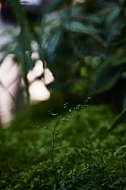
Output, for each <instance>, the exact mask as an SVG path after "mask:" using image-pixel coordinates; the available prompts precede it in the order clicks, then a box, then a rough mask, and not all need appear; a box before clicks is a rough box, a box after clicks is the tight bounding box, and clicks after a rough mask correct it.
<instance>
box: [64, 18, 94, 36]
mask: <svg viewBox="0 0 126 190" xmlns="http://www.w3.org/2000/svg"><path fill="white" fill-rule="evenodd" d="M64 28H65V29H66V30H68V31H71V32H76V33H81V34H86V35H94V34H96V33H97V30H96V29H94V28H93V27H89V26H86V25H84V24H82V23H80V22H77V21H73V22H69V23H65V24H64Z"/></svg>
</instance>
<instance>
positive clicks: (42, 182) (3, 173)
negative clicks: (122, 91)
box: [0, 104, 126, 190]
mask: <svg viewBox="0 0 126 190" xmlns="http://www.w3.org/2000/svg"><path fill="white" fill-rule="evenodd" d="M64 108H65V109H66V110H67V112H66V114H63V115H60V114H57V112H50V114H48V113H47V114H45V111H48V109H47V110H46V109H45V111H44V112H42V109H41V107H39V110H37V112H36V109H34V105H33V107H32V106H31V109H29V108H28V107H27V109H25V110H23V112H22V115H20V116H19V117H17V118H16V119H15V121H13V122H12V124H11V126H10V128H8V129H6V130H0V189H1V190H4V189H13V190H16V189H17V190H19V189H20V190H21V189H29V190H33V189H44V190H45V189H51V190H53V189H58V190H67V189H75V190H82V189H92V190H95V189H97V190H106V189H112V190H113V189H120V190H122V189H124V187H126V164H125V161H126V151H125V149H126V145H125V143H126V138H125V136H126V128H125V125H120V126H119V127H118V128H116V129H115V130H113V131H111V132H110V133H107V131H108V129H109V128H110V126H111V123H112V122H113V118H114V117H115V116H114V115H113V113H112V112H111V111H110V109H109V108H108V107H107V106H106V107H105V106H93V107H92V106H89V107H85V105H78V106H76V107H75V108H73V109H69V108H68V105H67V104H66V105H64ZM35 115H36V117H35ZM38 115H39V116H38Z"/></svg>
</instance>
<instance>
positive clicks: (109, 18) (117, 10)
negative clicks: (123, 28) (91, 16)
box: [106, 5, 121, 27]
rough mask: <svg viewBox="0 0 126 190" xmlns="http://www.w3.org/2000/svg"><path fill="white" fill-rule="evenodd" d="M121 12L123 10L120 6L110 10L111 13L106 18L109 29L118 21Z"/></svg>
mask: <svg viewBox="0 0 126 190" xmlns="http://www.w3.org/2000/svg"><path fill="white" fill-rule="evenodd" d="M120 11H121V9H120V7H119V6H118V5H116V6H113V7H112V8H111V9H110V10H109V13H108V14H107V16H106V24H107V26H108V27H109V26H111V24H112V23H113V22H115V21H116V20H117V17H118V16H119V14H120Z"/></svg>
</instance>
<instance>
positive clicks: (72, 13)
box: [2, 0, 126, 109]
mask: <svg viewBox="0 0 126 190" xmlns="http://www.w3.org/2000/svg"><path fill="white" fill-rule="evenodd" d="M74 2H76V1H74ZM10 3H11V5H12V9H13V13H14V15H15V18H16V20H17V23H18V25H19V26H20V33H19V35H17V37H16V38H15V41H14V40H13V41H12V43H10V44H9V46H8V45H7V46H5V47H3V49H2V50H6V53H9V52H10V53H14V54H15V56H16V57H17V58H18V59H19V62H20V64H21V66H22V71H21V72H22V76H23V78H24V80H25V83H26V86H28V83H27V78H26V74H27V72H28V70H29V69H31V68H32V67H33V66H34V63H33V61H32V60H31V57H30V55H31V53H32V51H33V49H32V48H31V43H32V42H33V41H34V42H36V43H37V44H38V52H39V54H40V58H41V59H42V60H43V61H44V62H47V65H48V67H49V68H50V69H51V71H52V72H53V74H54V76H55V79H56V80H55V83H54V84H53V85H52V89H53V91H55V90H58V91H60V92H61V93H63V95H64V98H65V100H68V101H69V103H70V104H71V105H75V104H77V103H83V102H84V99H85V97H87V96H88V95H90V96H92V103H107V104H112V105H113V104H114V105H115V107H117V108H119V109H124V108H125V104H126V95H125V94H126V90H125V84H126V79H125V78H126V76H125V75H126V74H125V73H126V66H125V64H126V56H125V55H126V52H125V49H126V47H125V44H126V37H125V32H126V3H125V1H124V0H118V1H116V0H112V1H104V0H99V1H93V2H92V1H90V0H85V1H84V2H83V3H77V2H76V3H73V1H72V0H64V1H63V0H60V1H59V0H55V1H53V3H51V2H50V3H48V4H47V6H45V8H44V9H43V14H42V18H41V20H40V21H39V24H38V23H32V22H30V21H29V20H28V19H27V15H25V13H24V12H23V9H22V8H21V6H20V4H19V2H18V0H16V1H13V2H11V1H10ZM17 10H18V11H17ZM26 52H28V53H26ZM27 93H28V91H27ZM70 97H72V98H70Z"/></svg>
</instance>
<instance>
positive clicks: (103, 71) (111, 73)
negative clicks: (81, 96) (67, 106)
mask: <svg viewBox="0 0 126 190" xmlns="http://www.w3.org/2000/svg"><path fill="white" fill-rule="evenodd" d="M121 72H122V71H121V69H120V68H119V67H116V66H113V65H112V63H110V62H108V63H106V62H105V63H103V64H102V65H101V66H100V67H99V69H98V72H97V73H96V77H97V78H96V80H95V81H94V83H93V84H92V87H91V93H92V94H95V95H96V94H100V93H103V92H105V91H108V90H109V89H110V88H111V87H112V86H114V84H116V82H117V81H118V79H119V78H120V76H121Z"/></svg>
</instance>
